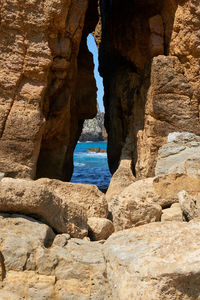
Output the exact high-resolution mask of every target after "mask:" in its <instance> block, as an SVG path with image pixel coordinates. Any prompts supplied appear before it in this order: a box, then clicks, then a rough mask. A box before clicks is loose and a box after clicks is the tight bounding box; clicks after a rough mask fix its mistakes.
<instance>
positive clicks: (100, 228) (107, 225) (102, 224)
mask: <svg viewBox="0 0 200 300" xmlns="http://www.w3.org/2000/svg"><path fill="white" fill-rule="evenodd" d="M88 226H89V229H88V230H89V235H90V237H91V238H92V240H94V241H99V240H106V239H107V238H108V237H109V236H110V235H111V234H112V233H113V232H114V226H113V223H112V222H111V221H110V220H108V219H105V218H96V217H93V218H88Z"/></svg>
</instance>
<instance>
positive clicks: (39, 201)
mask: <svg viewBox="0 0 200 300" xmlns="http://www.w3.org/2000/svg"><path fill="white" fill-rule="evenodd" d="M0 211H1V212H17V213H23V214H28V215H35V216H36V217H37V218H39V219H40V220H43V221H44V222H45V223H47V224H49V225H50V226H51V227H52V228H54V229H55V230H56V231H57V232H61V233H64V232H65V233H69V234H70V235H71V236H72V237H84V236H86V235H87V215H86V210H85V208H84V207H83V206H81V205H80V204H79V203H78V202H73V201H72V199H70V198H68V199H66V201H63V200H62V198H60V197H58V196H57V195H56V193H53V192H52V191H51V189H50V188H48V186H47V185H45V184H42V183H40V182H39V181H29V180H23V179H11V178H3V179H2V180H1V181H0Z"/></svg>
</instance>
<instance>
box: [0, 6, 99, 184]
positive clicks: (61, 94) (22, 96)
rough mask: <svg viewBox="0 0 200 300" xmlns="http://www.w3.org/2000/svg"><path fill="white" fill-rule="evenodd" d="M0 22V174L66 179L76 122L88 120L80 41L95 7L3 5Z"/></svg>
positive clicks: (88, 79)
mask: <svg viewBox="0 0 200 300" xmlns="http://www.w3.org/2000/svg"><path fill="white" fill-rule="evenodd" d="M0 20H1V21H0V40H1V47H0V69H1V71H0V95H1V97H0V98H1V100H0V119H1V120H0V169H1V171H2V172H4V173H6V175H7V176H10V177H22V178H24V177H26V178H35V177H36V176H37V177H51V178H59V179H63V180H69V179H70V177H71V174H72V171H73V162H72V161H73V150H74V147H75V145H76V142H77V140H78V138H79V135H80V133H81V129H82V124H83V121H84V119H86V118H93V117H94V116H95V114H96V84H95V80H94V75H93V60H92V55H91V54H90V53H89V51H88V49H87V44H86V38H87V35H88V34H89V33H90V32H92V31H93V30H94V28H95V25H96V23H97V22H98V13H97V2H96V1H87V0H81V1H79V0H75V1H74V0H73V1H71V0H66V1H62V0H45V1H42V0H39V1H28V2H27V3H26V4H25V3H21V2H19V1H17V0H16V1H11V2H7V1H4V0H3V1H1V4H0ZM8 157H9V159H8Z"/></svg>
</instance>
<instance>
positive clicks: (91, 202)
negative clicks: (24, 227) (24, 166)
mask: <svg viewBox="0 0 200 300" xmlns="http://www.w3.org/2000/svg"><path fill="white" fill-rule="evenodd" d="M36 182H38V183H39V184H42V185H44V186H46V187H47V188H48V189H49V190H51V192H53V193H54V194H55V195H56V196H58V197H59V198H61V199H62V202H63V203H65V202H66V203H67V202H68V201H70V202H73V203H76V204H77V205H81V206H83V207H84V209H85V211H86V215H87V217H88V218H89V217H97V218H107V216H108V204H107V202H106V199H105V195H104V194H103V193H102V192H101V191H100V190H99V189H98V187H97V186H95V185H90V184H80V183H71V182H62V181H59V180H53V179H47V178H42V179H39V180H37V181H36Z"/></svg>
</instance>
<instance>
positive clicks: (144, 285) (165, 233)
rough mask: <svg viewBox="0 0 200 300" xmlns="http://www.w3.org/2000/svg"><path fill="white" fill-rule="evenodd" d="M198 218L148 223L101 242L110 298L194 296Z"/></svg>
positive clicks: (197, 282)
mask: <svg viewBox="0 0 200 300" xmlns="http://www.w3.org/2000/svg"><path fill="white" fill-rule="evenodd" d="M199 226H200V223H199V222H193V223H184V222H182V223H181V222H165V223H162V222H161V223H151V224H147V225H144V226H140V227H138V228H133V229H130V230H126V231H121V232H118V233H115V234H113V235H112V236H111V237H110V238H109V239H108V240H107V241H106V243H105V244H104V255H105V259H106V262H107V272H108V280H109V284H110V287H111V291H112V299H118V300H129V299H134V300H140V299H143V300H153V299H170V300H176V299H188V300H189V299H198V297H199V293H200V288H199V287H200V278H199V272H200V271H199V270H200V255H199V247H200V238H199Z"/></svg>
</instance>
